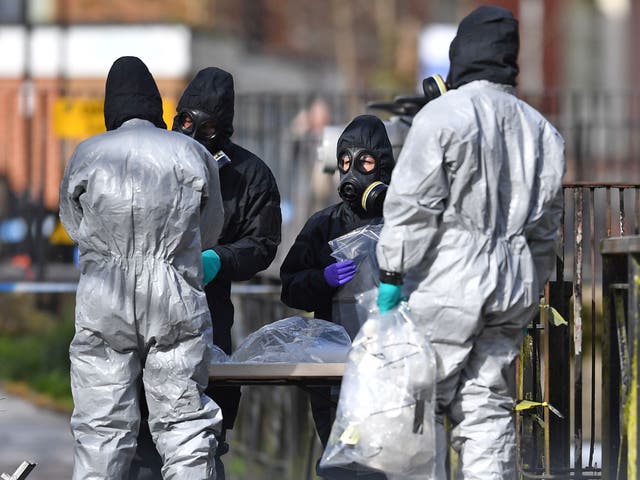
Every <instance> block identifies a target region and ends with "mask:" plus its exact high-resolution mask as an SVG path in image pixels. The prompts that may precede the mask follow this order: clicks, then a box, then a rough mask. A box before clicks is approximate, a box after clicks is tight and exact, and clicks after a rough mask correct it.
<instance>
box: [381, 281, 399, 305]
mask: <svg viewBox="0 0 640 480" xmlns="http://www.w3.org/2000/svg"><path fill="white" fill-rule="evenodd" d="M401 295H402V285H392V284H390V283H384V282H380V287H379V288H378V308H379V309H380V313H384V312H388V311H389V310H391V309H392V308H393V307H395V306H396V305H398V304H399V303H400V296H401Z"/></svg>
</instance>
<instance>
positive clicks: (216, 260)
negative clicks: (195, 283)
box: [202, 250, 221, 285]
mask: <svg viewBox="0 0 640 480" xmlns="http://www.w3.org/2000/svg"><path fill="white" fill-rule="evenodd" d="M220 267H221V263H220V255H218V254H217V253H216V252H215V251H214V250H205V251H204V252H202V270H203V275H202V283H203V285H207V284H208V283H209V282H211V281H212V280H213V279H214V278H216V275H218V272H219V271H220Z"/></svg>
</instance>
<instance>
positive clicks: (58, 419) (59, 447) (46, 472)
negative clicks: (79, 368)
mask: <svg viewBox="0 0 640 480" xmlns="http://www.w3.org/2000/svg"><path fill="white" fill-rule="evenodd" d="M24 460H27V461H30V462H34V463H36V464H37V466H36V468H35V469H34V470H33V471H32V472H31V473H30V474H29V475H28V477H27V480H70V479H71V474H72V471H73V438H72V437H71V431H70V430H69V415H68V414H60V413H56V412H52V411H49V410H45V409H43V408H40V407H36V406H34V405H33V404H31V403H29V402H28V401H26V400H23V399H21V398H19V397H16V396H13V395H9V394H8V393H6V392H4V391H3V390H0V474H2V473H6V474H8V475H12V474H13V473H14V472H15V471H16V469H17V468H18V467H19V466H20V464H21V463H22V462H23V461H24Z"/></svg>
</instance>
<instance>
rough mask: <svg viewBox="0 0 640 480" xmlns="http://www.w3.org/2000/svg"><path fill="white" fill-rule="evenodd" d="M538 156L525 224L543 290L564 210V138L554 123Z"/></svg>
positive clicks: (553, 256) (546, 132) (543, 141)
mask: <svg viewBox="0 0 640 480" xmlns="http://www.w3.org/2000/svg"><path fill="white" fill-rule="evenodd" d="M541 146H542V148H541V150H540V157H539V159H538V167H537V170H538V172H537V179H538V188H537V195H536V197H535V202H534V203H533V205H532V210H531V213H530V216H529V219H528V221H527V226H526V227H525V236H526V238H527V243H528V245H529V249H530V251H531V255H532V257H533V261H534V263H535V267H536V273H537V278H538V288H539V289H540V290H541V289H542V288H543V287H544V284H545V283H546V282H547V280H548V278H549V275H550V274H551V272H552V270H553V267H554V264H555V258H556V247H557V241H558V235H559V228H560V222H561V220H562V214H563V211H564V198H563V195H562V177H563V176H564V172H565V158H564V140H563V139H562V137H561V136H560V134H559V133H558V132H557V131H556V130H555V129H554V128H553V127H551V126H550V125H547V126H546V128H545V130H544V131H543V136H542V141H541Z"/></svg>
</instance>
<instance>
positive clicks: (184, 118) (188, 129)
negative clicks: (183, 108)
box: [178, 113, 194, 134]
mask: <svg viewBox="0 0 640 480" xmlns="http://www.w3.org/2000/svg"><path fill="white" fill-rule="evenodd" d="M178 126H179V127H180V130H182V131H183V132H185V133H188V134H191V133H193V127H194V122H193V117H191V115H189V114H188V113H181V114H179V115H178Z"/></svg>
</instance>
